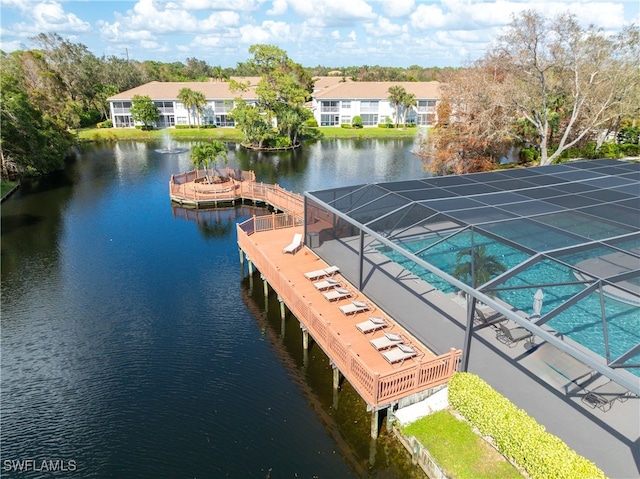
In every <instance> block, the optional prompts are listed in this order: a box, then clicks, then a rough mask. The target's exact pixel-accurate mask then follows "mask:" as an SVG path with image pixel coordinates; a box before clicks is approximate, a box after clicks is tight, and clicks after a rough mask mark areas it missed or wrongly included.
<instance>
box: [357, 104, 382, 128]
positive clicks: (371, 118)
mask: <svg viewBox="0 0 640 479" xmlns="http://www.w3.org/2000/svg"><path fill="white" fill-rule="evenodd" d="M376 103H377V102H376ZM360 116H361V117H362V126H376V125H377V124H378V115H372V114H365V115H360Z"/></svg>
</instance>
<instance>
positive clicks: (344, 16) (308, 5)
mask: <svg viewBox="0 0 640 479" xmlns="http://www.w3.org/2000/svg"><path fill="white" fill-rule="evenodd" d="M289 6H290V7H291V8H292V9H293V11H294V12H295V13H297V14H298V15H300V16H302V17H304V18H307V19H313V18H322V19H323V20H324V23H325V24H331V25H333V24H339V23H344V22H345V21H348V20H373V19H374V18H375V16H376V15H375V13H374V12H373V8H372V7H371V5H369V4H368V3H367V2H366V1H364V0H315V1H298V2H292V3H291V4H290V5H289Z"/></svg>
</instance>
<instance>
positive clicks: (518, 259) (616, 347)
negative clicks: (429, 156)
mask: <svg viewBox="0 0 640 479" xmlns="http://www.w3.org/2000/svg"><path fill="white" fill-rule="evenodd" d="M444 238H445V236H443V235H438V234H436V235H430V236H428V237H421V238H417V239H416V238H412V239H409V240H399V241H396V244H398V245H399V246H401V247H402V248H404V249H406V250H408V251H410V252H412V253H413V254H415V255H416V256H418V257H419V258H421V259H423V260H424V261H426V262H428V263H430V264H432V265H433V266H435V267H436V268H438V269H440V270H442V271H444V272H446V273H448V274H450V275H452V276H453V272H454V270H455V268H456V266H457V261H456V255H457V254H458V252H459V251H461V250H462V249H465V248H468V247H469V245H470V244H471V240H472V233H471V232H470V231H468V230H465V231H462V232H460V233H458V234H456V235H454V236H451V237H450V238H447V239H446V240H444V241H443V239H444ZM473 244H474V245H475V246H484V247H485V250H486V253H487V254H488V255H492V256H494V257H495V258H496V259H497V260H498V261H499V262H500V263H502V264H503V265H504V266H505V268H506V269H507V270H509V269H511V268H514V267H515V266H517V265H519V264H520V263H522V262H524V261H526V260H527V259H528V258H529V257H530V254H528V253H526V252H523V251H521V250H518V249H517V248H513V247H511V246H509V245H507V244H504V243H500V242H499V241H496V240H494V239H492V238H489V237H487V236H484V235H482V234H480V233H478V232H474V233H473ZM377 249H378V251H379V252H380V253H382V254H384V255H385V256H387V257H388V258H389V259H391V260H392V261H394V262H396V263H398V264H399V265H401V266H402V267H404V268H405V269H407V270H408V271H411V272H412V273H414V274H415V275H416V276H418V277H420V278H421V279H423V280H424V281H426V282H428V283H430V284H431V285H433V286H434V287H436V288H437V289H439V290H441V291H443V292H445V293H453V292H455V291H457V288H456V287H454V286H452V285H451V284H450V283H448V282H447V281H445V280H443V279H441V278H440V277H438V276H437V275H435V274H434V273H432V272H430V271H428V270H426V269H425V268H423V267H421V266H419V265H418V264H416V263H415V262H413V261H411V260H409V259H408V258H406V257H404V256H403V255H401V254H399V253H398V252H396V251H395V250H393V249H391V248H389V247H388V246H380V247H378V248H377ZM608 251H609V250H608V248H606V247H604V246H603V247H601V248H598V249H596V250H590V251H582V252H572V253H571V254H567V255H564V256H562V258H561V259H562V261H563V262H566V263H567V264H571V265H577V264H578V263H580V262H581V261H584V260H585V259H589V258H593V257H594V253H595V254H596V255H604V254H606V253H607V252H608ZM576 280H577V279H576V275H575V274H574V270H573V269H572V268H570V267H568V266H565V265H563V264H561V263H558V262H556V261H552V260H551V259H543V260H541V261H539V262H537V263H535V264H532V265H531V266H529V267H528V268H526V269H524V270H522V271H520V272H519V273H518V274H516V275H514V276H512V277H509V278H508V279H507V280H506V281H505V282H503V283H501V284H500V285H499V289H500V290H499V291H496V292H495V293H494V295H495V297H497V298H499V299H500V300H502V301H504V302H506V303H508V304H510V305H511V306H513V307H514V308H515V309H516V310H521V311H524V312H525V313H527V314H531V310H532V304H533V296H534V294H535V292H536V290H537V289H538V287H539V286H540V285H549V286H545V287H543V288H542V290H543V293H544V301H543V306H542V313H541V314H542V315H545V314H546V313H549V312H550V311H552V310H554V309H555V308H557V307H559V306H560V305H562V304H564V303H565V302H566V301H568V300H569V299H570V298H572V297H573V296H575V295H576V294H578V293H580V292H581V291H583V290H584V289H585V288H586V286H585V285H583V284H575V282H576ZM570 283H573V284H570ZM467 284H470V281H468V282H467ZM528 286H530V287H528ZM514 288H516V289H514ZM602 309H604V313H605V317H606V328H607V334H608V339H609V348H610V358H611V359H615V358H617V357H619V356H621V355H622V354H623V353H625V352H626V351H628V350H629V349H630V348H632V347H633V346H634V345H636V344H638V343H639V342H640V314H638V306H637V305H634V304H630V303H626V302H623V301H618V300H616V299H614V298H612V297H609V296H604V305H602V304H601V300H600V294H599V292H597V291H596V292H593V293H591V294H589V295H587V296H585V297H584V298H582V299H581V300H580V301H578V302H577V303H576V304H574V305H572V306H571V307H569V308H567V309H566V310H564V311H562V312H561V313H559V314H558V315H557V316H555V317H554V318H553V319H551V320H550V321H548V322H547V323H546V324H547V325H548V326H550V327H551V328H553V329H554V330H555V331H557V332H558V333H560V334H561V335H563V336H566V337H568V338H570V339H571V340H573V341H575V342H577V343H579V344H581V345H582V346H584V347H586V348H588V349H590V350H591V351H593V352H594V353H596V354H598V355H600V356H603V357H605V354H606V352H605V344H606V342H605V335H604V327H603V321H602V316H601V312H602ZM627 361H628V362H634V363H638V362H640V354H638V355H636V356H635V357H632V358H629V359H628V360H627ZM634 369H637V368H630V369H629V371H631V372H633V373H634V374H636V375H640V371H637V370H634Z"/></svg>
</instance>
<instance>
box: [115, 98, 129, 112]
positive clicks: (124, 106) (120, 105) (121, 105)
mask: <svg viewBox="0 0 640 479" xmlns="http://www.w3.org/2000/svg"><path fill="white" fill-rule="evenodd" d="M130 111H131V102H130V101H114V102H113V113H115V114H118V113H129V112H130Z"/></svg>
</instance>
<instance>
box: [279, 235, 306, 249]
mask: <svg viewBox="0 0 640 479" xmlns="http://www.w3.org/2000/svg"><path fill="white" fill-rule="evenodd" d="M300 248H302V233H296V234H294V235H293V239H292V240H291V243H289V244H288V245H287V246H285V247H284V249H283V250H282V252H283V253H291V254H295V253H296V251H298V250H299V249H300Z"/></svg>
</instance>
